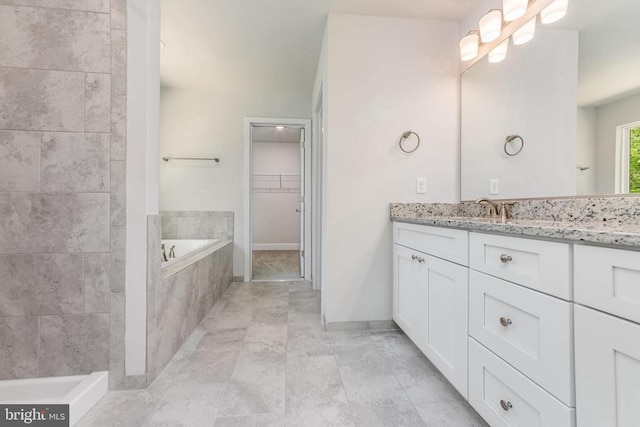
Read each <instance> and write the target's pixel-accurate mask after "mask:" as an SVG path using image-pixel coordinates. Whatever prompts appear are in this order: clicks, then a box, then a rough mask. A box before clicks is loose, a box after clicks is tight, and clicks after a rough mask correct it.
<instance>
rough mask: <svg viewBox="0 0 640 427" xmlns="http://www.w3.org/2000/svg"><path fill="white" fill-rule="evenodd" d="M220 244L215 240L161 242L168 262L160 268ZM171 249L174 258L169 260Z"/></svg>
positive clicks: (164, 262) (163, 263)
mask: <svg viewBox="0 0 640 427" xmlns="http://www.w3.org/2000/svg"><path fill="white" fill-rule="evenodd" d="M218 243H220V240H217V239H197V240H196V239H173V240H163V241H162V244H163V245H164V251H165V254H166V255H167V258H168V260H167V261H163V262H162V267H163V268H164V267H167V266H169V265H171V264H174V263H175V262H177V261H180V260H181V259H184V258H186V257H188V256H191V255H194V254H197V253H199V252H202V251H205V250H207V249H209V248H211V247H212V246H215V245H217V244H218ZM171 248H173V250H174V253H175V258H169V253H170V251H171Z"/></svg>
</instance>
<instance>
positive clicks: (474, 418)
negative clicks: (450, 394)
mask: <svg viewBox="0 0 640 427" xmlns="http://www.w3.org/2000/svg"><path fill="white" fill-rule="evenodd" d="M416 409H417V410H418V413H419V414H420V416H421V417H422V419H423V420H424V422H425V423H426V425H427V426H429V427H488V426H489V425H488V424H487V423H486V422H484V420H483V419H482V417H480V415H478V413H477V412H476V411H474V410H473V408H472V407H471V406H469V404H468V403H467V402H448V403H429V404H420V405H416Z"/></svg>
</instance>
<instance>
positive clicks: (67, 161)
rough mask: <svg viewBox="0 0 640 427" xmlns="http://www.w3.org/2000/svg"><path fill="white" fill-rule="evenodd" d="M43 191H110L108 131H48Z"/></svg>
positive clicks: (43, 145)
mask: <svg viewBox="0 0 640 427" xmlns="http://www.w3.org/2000/svg"><path fill="white" fill-rule="evenodd" d="M40 170H41V179H42V184H41V186H42V190H43V191H75V192H107V191H109V134H106V133H64V132H45V133H44V134H43V136H42V157H41V164H40Z"/></svg>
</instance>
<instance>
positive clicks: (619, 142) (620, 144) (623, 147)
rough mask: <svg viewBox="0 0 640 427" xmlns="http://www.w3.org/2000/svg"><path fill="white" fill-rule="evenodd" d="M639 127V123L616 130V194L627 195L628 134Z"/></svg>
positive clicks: (629, 142)
mask: <svg viewBox="0 0 640 427" xmlns="http://www.w3.org/2000/svg"><path fill="white" fill-rule="evenodd" d="M639 127H640V122H634V123H629V124H626V125H622V126H618V127H617V128H616V169H615V170H616V172H615V173H616V176H615V178H616V184H615V185H616V186H615V192H616V194H627V193H629V150H630V144H631V139H630V132H631V130H632V129H636V128H639Z"/></svg>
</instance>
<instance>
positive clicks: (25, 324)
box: [0, 316, 39, 380]
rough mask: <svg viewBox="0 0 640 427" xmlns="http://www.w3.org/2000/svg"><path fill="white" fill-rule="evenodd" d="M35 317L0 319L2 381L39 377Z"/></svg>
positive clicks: (36, 323) (0, 368)
mask: <svg viewBox="0 0 640 427" xmlns="http://www.w3.org/2000/svg"><path fill="white" fill-rule="evenodd" d="M38 322H39V318H38V317H35V316H20V317H0V356H1V357H0V380H8V379H18V378H32V377H37V376H38V334H39V330H38Z"/></svg>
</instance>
